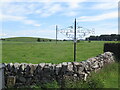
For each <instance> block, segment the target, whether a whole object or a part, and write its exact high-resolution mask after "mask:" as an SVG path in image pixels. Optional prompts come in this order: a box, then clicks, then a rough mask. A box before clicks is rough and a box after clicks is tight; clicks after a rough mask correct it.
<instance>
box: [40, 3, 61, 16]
mask: <svg viewBox="0 0 120 90" xmlns="http://www.w3.org/2000/svg"><path fill="white" fill-rule="evenodd" d="M62 10H63V8H62V7H61V5H60V4H50V5H48V4H47V5H44V7H43V8H42V11H41V9H40V12H41V16H43V17H47V16H51V15H53V14H55V13H57V12H60V11H62Z"/></svg>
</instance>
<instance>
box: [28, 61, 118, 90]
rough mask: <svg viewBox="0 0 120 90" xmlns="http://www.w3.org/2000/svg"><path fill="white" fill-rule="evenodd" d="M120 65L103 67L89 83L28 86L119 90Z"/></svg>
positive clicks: (76, 82) (94, 74)
mask: <svg viewBox="0 0 120 90" xmlns="http://www.w3.org/2000/svg"><path fill="white" fill-rule="evenodd" d="M118 76H119V74H118V63H117V62H116V63H112V64H109V65H106V66H105V67H103V69H101V70H99V71H97V72H96V73H95V72H92V73H91V75H90V76H89V78H87V81H86V82H84V81H79V80H78V81H74V80H67V79H66V80H65V81H64V84H63V83H62V84H63V85H62V86H61V85H60V84H58V83H57V82H56V81H53V82H51V83H46V84H43V85H41V84H37V85H34V86H28V87H29V88H39V89H42V88H61V87H62V88H88V89H91V90H93V89H94V88H101V89H102V88H108V89H109V88H113V90H114V88H116V89H118V88H119V87H118V84H119V83H120V82H119V81H118Z"/></svg>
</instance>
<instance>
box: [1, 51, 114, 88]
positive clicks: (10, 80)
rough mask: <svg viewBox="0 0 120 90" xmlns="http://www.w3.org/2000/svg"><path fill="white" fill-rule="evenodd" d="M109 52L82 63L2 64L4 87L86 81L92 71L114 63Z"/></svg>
mask: <svg viewBox="0 0 120 90" xmlns="http://www.w3.org/2000/svg"><path fill="white" fill-rule="evenodd" d="M114 61H115V60H114V56H113V53H111V52H105V53H104V54H100V55H98V56H96V57H93V58H89V59H88V60H85V61H82V62H63V63H60V64H52V63H40V64H31V63H30V64H27V63H8V64H6V63H3V64H2V65H3V66H4V77H5V86H6V87H20V86H25V85H28V86H29V85H35V84H36V83H41V84H43V83H49V82H52V81H54V80H56V81H57V82H59V83H61V82H62V80H64V79H65V78H67V77H69V79H71V78H73V79H77V80H86V78H87V77H88V76H89V74H90V73H91V72H92V71H97V70H99V69H101V68H102V67H103V66H104V65H106V64H109V63H112V62H114Z"/></svg>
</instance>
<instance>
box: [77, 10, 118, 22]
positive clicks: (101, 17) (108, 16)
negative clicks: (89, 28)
mask: <svg viewBox="0 0 120 90" xmlns="http://www.w3.org/2000/svg"><path fill="white" fill-rule="evenodd" d="M112 18H118V12H117V11H113V12H109V13H105V14H101V15H97V16H82V17H79V18H78V21H80V22H81V21H82V22H85V21H90V22H92V21H101V20H106V19H112Z"/></svg>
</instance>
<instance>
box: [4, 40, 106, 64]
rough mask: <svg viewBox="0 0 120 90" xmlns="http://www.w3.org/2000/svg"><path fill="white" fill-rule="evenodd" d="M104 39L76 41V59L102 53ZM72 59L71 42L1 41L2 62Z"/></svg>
mask: <svg viewBox="0 0 120 90" xmlns="http://www.w3.org/2000/svg"><path fill="white" fill-rule="evenodd" d="M104 43H105V42H104V41H92V42H91V43H88V42H87V41H81V42H80V43H77V61H83V60H86V59H88V58H90V57H95V56H96V55H98V54H101V53H103V45H104ZM71 61H73V42H58V44H56V43H55V42H15V41H3V42H2V62H5V63H11V62H12V63H15V62H18V63H23V62H24V63H41V62H47V63H61V62H71Z"/></svg>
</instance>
